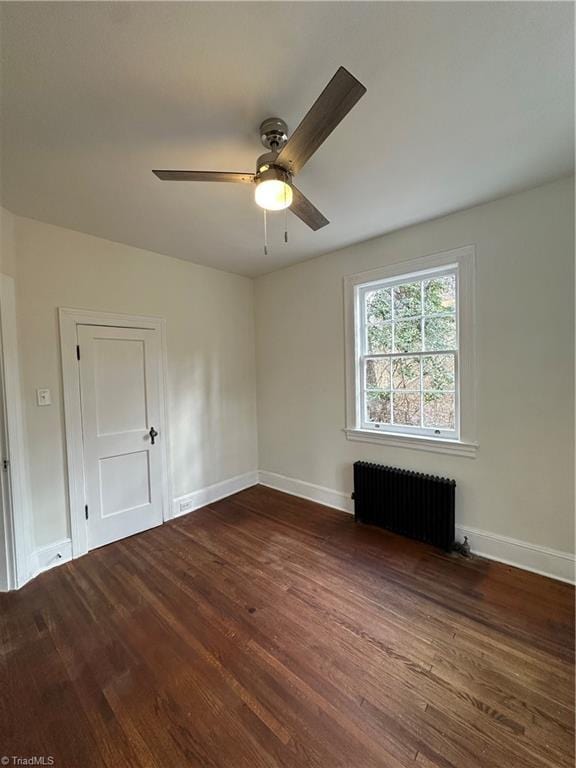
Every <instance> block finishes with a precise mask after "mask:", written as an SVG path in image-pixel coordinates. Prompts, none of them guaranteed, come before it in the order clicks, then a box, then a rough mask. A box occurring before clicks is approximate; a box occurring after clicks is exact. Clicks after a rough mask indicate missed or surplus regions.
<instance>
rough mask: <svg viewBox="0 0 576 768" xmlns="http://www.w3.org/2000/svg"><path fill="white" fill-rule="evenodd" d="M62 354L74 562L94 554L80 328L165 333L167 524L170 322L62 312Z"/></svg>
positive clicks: (165, 502) (166, 505) (165, 511)
mask: <svg viewBox="0 0 576 768" xmlns="http://www.w3.org/2000/svg"><path fill="white" fill-rule="evenodd" d="M58 316H59V321H60V350H61V355H62V385H63V389H62V391H63V396H64V425H65V435H66V456H67V460H68V471H67V476H68V503H69V513H70V538H71V540H72V557H73V558H76V557H80V556H81V555H85V554H86V553H87V552H88V549H89V548H88V523H87V520H86V514H85V510H84V505H85V504H86V495H85V470H84V449H83V437H82V408H81V397H80V375H79V368H78V358H77V356H76V346H77V344H78V333H77V326H79V325H100V326H112V327H115V328H142V329H147V330H155V331H159V332H160V361H159V364H160V370H159V372H158V373H159V376H158V381H159V388H160V393H159V394H160V432H161V434H162V435H163V436H164V439H163V440H161V441H160V442H161V451H160V454H161V463H162V481H161V482H162V487H161V496H162V520H163V522H166V521H167V520H170V519H171V517H172V492H171V481H170V478H171V474H170V471H169V465H168V460H169V451H168V441H169V437H170V436H169V430H168V402H167V379H166V372H167V370H168V366H167V351H166V320H165V319H164V318H162V317H149V316H145V315H124V314H121V313H118V312H99V311H97V310H87V309H72V308H69V307H60V308H59V310H58Z"/></svg>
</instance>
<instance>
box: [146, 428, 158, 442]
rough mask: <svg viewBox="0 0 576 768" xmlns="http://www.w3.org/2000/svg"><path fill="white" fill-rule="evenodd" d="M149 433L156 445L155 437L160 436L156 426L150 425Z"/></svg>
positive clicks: (151, 440)
mask: <svg viewBox="0 0 576 768" xmlns="http://www.w3.org/2000/svg"><path fill="white" fill-rule="evenodd" d="M148 434H149V435H150V442H151V443H152V445H154V438H155V437H158V432H156V430H155V429H154V427H150V432H148Z"/></svg>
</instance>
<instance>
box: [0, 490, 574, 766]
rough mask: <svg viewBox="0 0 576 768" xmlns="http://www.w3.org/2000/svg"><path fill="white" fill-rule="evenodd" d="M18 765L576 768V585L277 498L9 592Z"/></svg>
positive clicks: (8, 726)
mask: <svg viewBox="0 0 576 768" xmlns="http://www.w3.org/2000/svg"><path fill="white" fill-rule="evenodd" d="M0 611H1V614H0V641H1V647H0V684H1V689H2V693H3V697H2V701H1V703H0V752H1V753H3V754H4V753H5V754H9V755H21V756H22V757H30V755H40V756H41V755H45V756H53V757H54V760H55V765H56V766H66V768H67V767H68V766H70V768H77V766H82V768H85V766H88V768H91V767H92V766H94V767H100V766H102V768H116V766H119V765H122V766H123V767H124V766H126V767H127V768H156V767H157V768H165V767H166V766H168V765H169V766H170V767H171V768H180V767H182V768H184V766H191V767H192V768H196V767H197V768H410V767H412V768H415V767H416V766H420V768H502V767H503V766H506V768H569V767H570V766H572V765H573V764H574V663H573V662H574V590H573V588H572V587H570V586H569V585H567V584H562V583H559V582H554V581H552V580H550V579H546V578H543V577H540V576H536V575H534V574H530V573H526V572H523V571H519V570H517V569H514V568H511V567H509V566H504V565H499V564H496V563H491V562H488V561H485V560H482V559H480V558H472V559H471V560H464V559H461V558H455V557H451V556H448V555H445V554H442V553H440V552H438V551H437V550H435V549H433V548H431V547H428V546H425V545H423V544H419V543H417V542H413V541H409V540H406V539H403V538H400V537H398V536H395V535H393V534H389V533H387V532H386V531H382V530H379V529H375V528H371V527H368V526H362V525H356V524H355V523H354V521H353V519H352V518H351V517H350V516H349V515H346V514H343V513H340V512H337V511H335V510H331V509H327V508H325V507H322V506H321V505H318V504H315V503H313V502H308V501H305V500H303V499H297V498H295V497H291V496H288V495H286V494H282V493H280V492H277V491H273V490H271V489H268V488H263V487H261V486H257V487H253V488H250V489H248V490H246V491H243V492H241V493H239V494H236V495H234V496H232V497H229V498H228V499H224V500H222V501H219V502H216V503H214V504H212V505H210V506H208V507H205V508H203V509H201V510H197V511H195V512H194V513H191V514H190V515H187V516H185V517H182V518H179V519H177V520H174V521H172V522H170V523H168V524H166V525H164V526H161V527H160V528H156V529H153V530H151V531H147V532H145V533H143V534H140V535H138V536H134V537H132V538H129V539H125V540H123V541H121V542H117V543H115V544H111V545H109V546H107V547H104V548H102V549H99V550H96V551H94V552H91V553H90V554H89V555H87V556H86V557H83V558H81V559H79V560H77V561H74V562H72V563H69V564H66V565H63V566H61V567H60V568H57V569H54V570H52V571H49V572H47V573H45V574H42V575H41V576H40V577H38V578H37V579H36V580H35V581H34V582H32V583H30V584H28V585H27V586H26V587H25V588H24V589H22V590H21V591H20V592H17V593H9V594H4V595H0Z"/></svg>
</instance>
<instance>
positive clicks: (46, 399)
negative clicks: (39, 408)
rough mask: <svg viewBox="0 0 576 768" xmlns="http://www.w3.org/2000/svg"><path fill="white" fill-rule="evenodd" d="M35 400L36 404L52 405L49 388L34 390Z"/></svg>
mask: <svg viewBox="0 0 576 768" xmlns="http://www.w3.org/2000/svg"><path fill="white" fill-rule="evenodd" d="M36 402H37V403H38V405H52V397H51V396H50V390H49V389H37V390H36Z"/></svg>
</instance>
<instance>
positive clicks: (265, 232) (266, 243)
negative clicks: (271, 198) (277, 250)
mask: <svg viewBox="0 0 576 768" xmlns="http://www.w3.org/2000/svg"><path fill="white" fill-rule="evenodd" d="M264 256H268V226H267V221H266V208H264Z"/></svg>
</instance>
